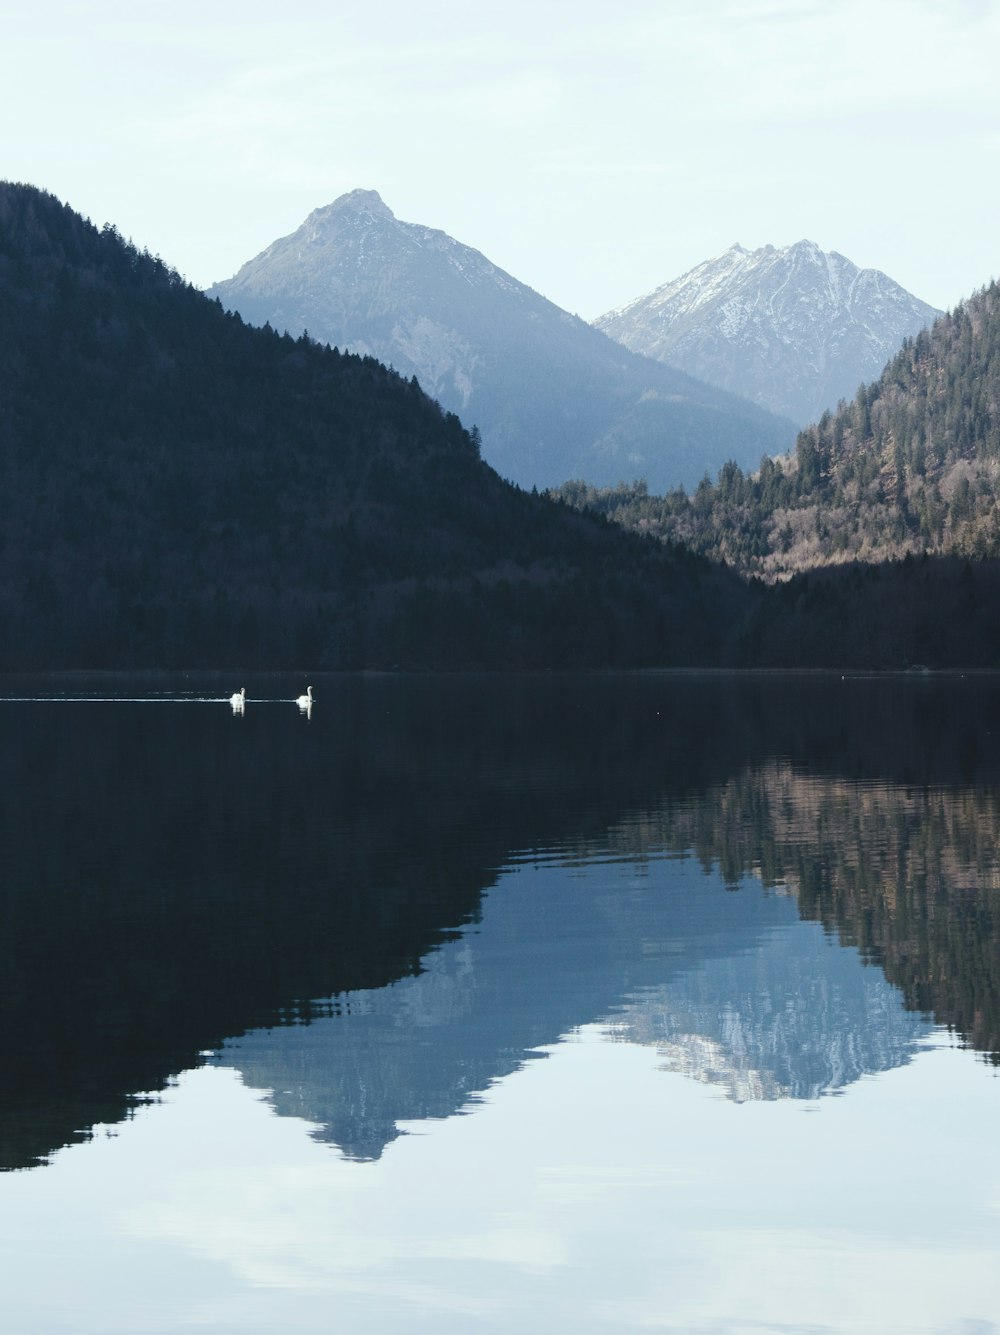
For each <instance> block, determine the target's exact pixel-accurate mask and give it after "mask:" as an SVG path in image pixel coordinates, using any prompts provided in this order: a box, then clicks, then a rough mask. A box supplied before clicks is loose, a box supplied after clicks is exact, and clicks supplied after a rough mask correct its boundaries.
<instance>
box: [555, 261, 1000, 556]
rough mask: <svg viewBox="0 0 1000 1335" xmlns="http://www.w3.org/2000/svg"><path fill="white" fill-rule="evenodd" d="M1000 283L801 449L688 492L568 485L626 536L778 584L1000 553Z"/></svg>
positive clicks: (946, 319)
mask: <svg viewBox="0 0 1000 1335" xmlns="http://www.w3.org/2000/svg"><path fill="white" fill-rule="evenodd" d="M998 461H1000V287H998V286H997V284H996V283H992V284H991V285H990V286H989V287H988V288H985V289H984V290H983V291H981V292H979V293H977V294H976V295H975V296H973V297H971V298H970V299H969V300H968V301H966V302H964V303H962V304H961V305H960V306H958V307H957V308H956V309H955V311H954V312H952V313H951V314H950V315H945V316H942V317H941V318H940V319H939V320H937V321H936V323H935V324H934V325H933V327H932V328H931V329H930V330H923V331H921V332H920V333H919V334H918V335H917V336H916V338H914V339H908V340H907V341H906V342H905V344H904V346H903V348H902V350H901V351H900V352H899V353H898V354H897V355H896V356H895V357H894V358H893V359H892V361H890V362H889V364H888V366H886V367H885V369H884V371H883V372H882V374H881V376H880V377H879V378H878V379H877V380H875V381H873V382H872V383H871V384H869V385H863V386H862V387H861V388H860V389H859V390H858V392H857V394H856V396H855V397H854V399H853V400H852V401H851V402H850V403H847V404H844V405H843V406H842V407H841V408H840V409H839V410H838V411H837V412H836V413H833V414H831V413H826V414H824V416H823V417H822V418H820V420H819V422H818V423H817V424H816V425H815V426H811V427H809V428H808V429H807V430H805V431H803V432H802V433H801V434H800V436H799V438H798V442H797V444H796V448H795V453H794V454H793V455H791V456H789V457H787V458H785V459H781V458H778V459H774V460H767V461H765V463H764V464H763V465H762V467H761V468H760V470H759V471H758V472H756V473H754V474H751V475H745V474H744V473H743V472H742V471H741V470H740V469H739V468H737V467H735V466H728V467H727V468H725V469H724V470H723V471H722V473H721V474H720V476H719V480H718V483H717V484H716V485H714V486H712V485H709V484H708V483H705V484H704V485H702V486H700V487H699V488H698V490H697V492H696V493H695V495H694V496H692V497H687V496H685V495H683V494H680V493H674V494H672V495H669V496H665V497H655V496H651V495H649V494H648V492H647V491H644V490H643V489H642V488H641V487H630V488H619V489H616V490H612V491H606V492H603V493H597V492H595V491H593V490H591V491H587V490H586V489H582V488H579V487H577V488H572V487H569V488H563V489H562V491H561V493H560V494H561V495H562V496H563V498H564V499H566V500H568V501H570V502H572V503H574V504H581V505H591V506H592V507H594V508H597V509H599V510H601V511H602V512H603V513H604V514H606V515H607V516H608V517H610V518H614V519H617V520H618V521H619V522H621V523H623V524H624V525H625V526H626V527H630V528H634V529H637V530H640V531H641V532H643V533H652V534H656V535H659V536H661V537H667V538H670V539H671V540H672V541H675V542H676V541H681V542H685V543H688V544H689V545H690V546H692V547H694V548H695V549H697V550H699V551H701V552H704V553H706V554H708V555H711V556H713V557H715V558H716V559H725V560H726V561H727V562H729V563H730V564H732V565H735V566H736V567H737V568H738V569H741V570H743V571H744V573H747V574H755V575H761V576H763V577H764V578H766V579H769V580H780V579H785V578H787V577H788V576H789V575H791V574H793V573H795V572H797V571H802V570H807V569H810V568H812V567H817V566H829V565H845V564H848V563H852V562H857V561H863V562H866V563H869V564H871V563H876V562H884V561H889V560H900V559H902V558H905V557H910V558H914V557H917V556H923V555H924V554H928V553H929V554H932V555H937V556H944V557H962V558H966V557H974V558H979V559H985V558H993V559H995V558H998V557H1000V485H998V484H1000V462H998Z"/></svg>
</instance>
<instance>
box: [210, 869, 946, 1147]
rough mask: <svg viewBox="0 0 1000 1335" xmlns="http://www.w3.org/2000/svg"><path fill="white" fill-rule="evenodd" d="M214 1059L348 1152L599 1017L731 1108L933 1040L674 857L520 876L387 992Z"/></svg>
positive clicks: (870, 980)
mask: <svg viewBox="0 0 1000 1335" xmlns="http://www.w3.org/2000/svg"><path fill="white" fill-rule="evenodd" d="M330 1009H331V1012H332V1013H331V1015H330V1016H329V1017H328V1018H319V1019H317V1020H316V1021H314V1022H313V1023H312V1024H310V1025H309V1026H308V1027H298V1028H295V1029H279V1030H268V1031H263V1032H257V1033H253V1034H248V1035H246V1036H244V1037H242V1038H239V1039H234V1040H231V1041H230V1042H227V1043H226V1044H225V1045H224V1046H223V1048H222V1050H221V1052H220V1054H219V1055H218V1058H217V1060H218V1061H219V1063H220V1064H221V1065H224V1066H228V1067H234V1068H235V1069H237V1070H238V1071H239V1072H240V1074H241V1075H242V1077H243V1079H244V1080H245V1081H246V1083H247V1084H249V1085H251V1086H253V1087H255V1088H259V1089H265V1090H268V1091H270V1093H269V1095H268V1097H269V1101H270V1103H271V1104H272V1106H273V1107H274V1108H275V1110H276V1111H277V1112H279V1113H281V1114H283V1115H289V1116H294V1117H299V1118H303V1119H305V1120H306V1121H308V1122H310V1123H312V1124H313V1132H312V1134H313V1135H314V1136H315V1137H316V1138H317V1139H322V1140H328V1141H330V1142H332V1143H334V1144H336V1145H338V1146H339V1147H340V1148H341V1149H342V1150H343V1151H344V1152H345V1153H346V1154H347V1155H348V1156H349V1157H351V1158H358V1159H374V1158H377V1157H378V1156H379V1155H380V1154H381V1152H382V1150H383V1149H384V1147H385V1145H386V1144H388V1143H389V1142H390V1141H392V1140H393V1139H395V1138H396V1136H397V1135H398V1134H399V1126H400V1124H401V1123H403V1122H408V1121H410V1122H412V1121H418V1120H425V1119H427V1118H443V1117H447V1116H449V1115H451V1114H454V1113H456V1112H458V1111H460V1110H462V1109H463V1108H468V1107H470V1106H474V1105H475V1104H476V1103H477V1102H478V1100H479V1097H480V1094H481V1091H483V1090H485V1089H486V1088H487V1087H488V1086H490V1085H491V1084H492V1083H494V1081H495V1080H497V1079H498V1078H501V1077H503V1076H505V1075H508V1074H509V1073H510V1072H512V1071H514V1070H516V1069H517V1068H518V1067H519V1066H521V1065H522V1064H523V1063H524V1062H525V1061H530V1060H532V1059H534V1058H536V1057H537V1056H538V1055H539V1053H540V1052H542V1051H543V1050H544V1049H546V1047H548V1046H549V1045H551V1044H553V1043H555V1042H557V1041H558V1040H559V1038H560V1037H561V1036H563V1035H565V1034H566V1033H567V1032H570V1031H573V1030H575V1029H576V1028H577V1027H579V1026H581V1025H584V1024H588V1023H600V1024H602V1025H603V1026H604V1027H605V1028H607V1029H609V1030H610V1031H611V1032H612V1033H613V1034H614V1035H615V1037H616V1038H617V1039H618V1040H620V1041H629V1042H632V1043H641V1044H646V1045H649V1046H652V1047H654V1048H656V1049H657V1050H658V1052H659V1053H660V1054H661V1056H662V1058H663V1059H664V1063H665V1064H666V1065H668V1066H669V1067H671V1068H672V1069H674V1070H682V1071H684V1072H685V1074H687V1075H690V1076H694V1077H695V1078H697V1079H699V1080H703V1081H705V1082H707V1083H711V1084H713V1085H716V1086H717V1087H719V1089H720V1090H721V1091H722V1092H724V1093H725V1094H726V1095H727V1096H728V1097H730V1098H732V1099H734V1100H736V1101H740V1102H741V1101H744V1100H746V1099H755V1098H764V1099H775V1098H782V1097H792V1098H805V1099H813V1098H817V1097H819V1096H820V1095H822V1094H827V1093H831V1092H835V1091H839V1090H841V1089H843V1088H844V1087H845V1086H846V1085H848V1084H849V1083H851V1082H852V1081H855V1080H857V1079H859V1078H860V1077H861V1076H862V1075H865V1074H871V1073H874V1072H878V1071H884V1070H888V1069H890V1068H891V1067H894V1066H898V1065H902V1064H903V1063H904V1062H906V1061H907V1060H909V1058H910V1056H911V1055H912V1053H913V1052H914V1051H915V1050H916V1046H917V1044H918V1042H919V1040H920V1039H922V1038H923V1037H924V1036H926V1035H927V1034H928V1033H929V1032H930V1030H931V1027H932V1026H931V1024H930V1023H929V1021H928V1020H926V1019H924V1018H923V1017H921V1016H919V1015H916V1014H913V1013H911V1012H908V1011H907V1010H906V1009H905V1006H904V1002H903V998H902V996H901V994H900V992H899V991H898V989H896V988H894V987H893V986H892V985H891V984H889V983H888V982H887V981H886V980H885V978H884V977H883V975H882V973H881V972H880V971H879V970H878V969H872V968H866V967H865V965H864V964H863V962H862V960H861V958H860V956H859V955H858V953H857V951H855V950H850V949H846V950H845V949H842V948H840V947H839V946H837V945H836V944H834V943H833V942H832V941H831V940H830V939H829V937H828V936H827V935H825V934H824V933H823V931H822V930H821V929H820V928H818V927H816V926H815V925H814V924H808V923H802V922H801V921H800V920H799V917H798V912H797V909H796V905H795V901H794V898H792V897H791V896H788V895H774V894H762V893H761V892H760V886H759V885H757V884H745V885H743V886H741V887H740V889H739V892H738V893H736V894H732V893H727V892H726V890H725V888H724V886H723V884H722V882H721V880H720V878H719V877H718V875H716V874H709V875H708V876H706V875H704V874H703V873H702V872H701V871H700V869H699V868H698V866H697V864H695V863H693V862H691V861H690V860H677V859H660V860H658V861H655V862H651V863H649V864H647V866H646V867H645V869H644V875H642V876H641V877H637V876H636V875H635V869H634V868H633V867H632V866H630V865H629V864H627V863H625V864H618V863H613V862H612V863H609V862H600V863H598V864H597V865H596V866H594V867H590V868H585V869H584V870H582V871H581V870H579V869H577V870H572V871H571V870H569V869H567V868H565V867H561V866H559V865H547V866H544V867H535V868H528V867H524V868H518V869H517V871H516V872H514V873H508V874H505V875H504V876H502V877H501V878H500V879H499V881H498V883H497V884H496V886H495V887H494V888H493V889H492V890H491V891H490V892H489V893H488V895H487V896H486V899H485V902H484V905H483V909H482V913H481V915H480V917H479V919H478V920H477V922H476V924H475V925H474V926H472V925H470V926H469V927H466V928H465V929H464V930H463V931H462V933H461V935H460V936H459V938H458V939H457V940H455V941H452V942H449V943H447V944H445V945H443V946H442V947H441V948H440V949H438V950H437V951H435V952H434V953H433V954H431V955H429V956H428V957H427V959H426V960H425V961H424V971H423V972H422V973H421V974H420V975H418V976H416V977H412V978H407V979H403V980H400V981H399V982H397V983H394V984H392V985H391V986H390V987H386V988H381V989H374V990H366V991H359V992H353V993H347V994H344V995H342V996H340V997H337V998H334V999H333V1000H332V1002H331V1006H330Z"/></svg>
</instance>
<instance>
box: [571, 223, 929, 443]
mask: <svg viewBox="0 0 1000 1335" xmlns="http://www.w3.org/2000/svg"><path fill="white" fill-rule="evenodd" d="M940 314H941V312H940V311H938V310H936V309H935V308H934V307H932V306H929V305H928V304H927V303H926V302H923V301H920V300H919V299H918V298H916V297H914V296H912V295H911V294H910V293H909V292H907V291H905V290H904V289H903V288H902V287H900V285H899V284H898V283H896V282H894V281H893V280H892V279H891V278H889V277H888V276H887V275H886V274H884V273H882V272H881V271H880V270H877V269H861V268H859V267H858V266H857V265H856V264H854V263H852V262H851V260H849V259H847V258H846V257H845V256H843V255H841V254H839V253H838V252H837V251H823V250H821V249H820V248H819V246H817V245H816V243H815V242H813V241H805V240H803V241H799V242H796V243H795V244H794V245H790V246H783V247H775V246H770V245H769V246H762V247H761V248H760V249H758V250H746V249H745V248H744V247H743V246H741V245H734V246H731V247H730V248H729V250H727V251H725V252H724V253H723V254H722V255H718V256H716V257H715V258H714V259H711V260H706V261H705V262H704V263H702V264H699V265H696V267H695V268H693V269H691V270H690V271H689V272H688V273H686V274H682V275H681V277H679V278H676V279H674V280H673V281H671V282H669V283H664V284H663V285H662V286H661V287H658V288H657V289H656V290H655V291H653V292H651V293H649V294H647V295H645V296H641V297H637V298H636V299H635V300H634V301H631V302H629V303H628V304H627V305H625V306H622V307H620V308H618V309H617V310H613V311H609V312H608V313H607V314H606V315H603V316H601V317H600V318H599V319H598V320H596V321H595V322H594V323H595V325H596V326H597V328H599V329H601V330H602V331H603V332H604V333H606V334H608V335H610V336H611V337H612V338H616V339H618V341H619V342H620V343H622V344H623V345H624V346H625V347H628V348H631V349H632V351H633V352H639V353H642V354H643V355H644V356H647V357H655V358H656V359H658V360H660V361H663V362H666V363H668V364H669V365H671V366H676V367H678V368H679V369H681V370H684V371H687V372H688V373H689V374H690V375H694V376H698V377H700V378H701V379H703V380H707V381H708V382H709V383H710V384H716V385H719V386H721V387H723V388H725V389H728V390H730V391H731V392H732V393H736V394H741V395H744V396H745V397H747V398H749V399H752V400H753V402H755V403H758V404H760V405H761V406H762V407H766V408H768V409H770V410H771V411H772V412H777V413H781V414H783V415H784V416H787V417H790V418H792V420H793V421H796V422H798V423H800V424H802V425H805V424H806V423H808V422H813V421H816V420H817V419H818V418H819V417H820V416H821V415H822V413H823V412H824V411H825V410H827V409H832V408H834V407H835V406H836V405H837V403H838V402H839V401H840V400H841V399H843V398H850V397H852V396H853V395H854V393H855V391H856V390H857V388H858V386H859V385H860V384H862V383H864V382H867V381H869V380H872V379H874V378H875V377H877V376H878V375H879V374H880V373H881V371H882V368H883V367H884V365H885V363H886V362H887V361H888V360H889V358H890V357H892V356H893V355H894V354H895V353H896V352H897V351H898V349H899V348H900V346H901V345H902V342H903V340H904V339H905V338H907V337H911V336H913V335H915V334H916V333H917V332H918V331H919V330H920V329H922V328H924V327H926V326H927V325H929V324H931V323H932V322H933V321H934V320H935V319H936V318H937V317H938V316H939V315H940Z"/></svg>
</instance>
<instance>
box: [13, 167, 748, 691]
mask: <svg viewBox="0 0 1000 1335" xmlns="http://www.w3.org/2000/svg"><path fill="white" fill-rule="evenodd" d="M595 337H596V335H595ZM0 394H2V402H3V406H4V411H3V415H2V418H0V533H2V535H3V540H2V548H0V628H2V638H0V667H3V668H4V669H6V670H11V669H16V668H20V667H29V666H42V667H55V668H63V667H87V666H89V667H170V666H174V667H178V666H183V667H198V666H203V667H204V666H210V667H224V666H234V667H235V666H240V667H242V668H252V667H255V666H258V667H270V668H278V667H292V666H294V667H304V666H306V665H311V666H314V667H321V666H324V665H326V666H330V667H335V666H358V667H363V666H380V665H381V666H393V665H396V664H399V665H412V666H435V665H436V666H450V667H456V666H462V665H488V666H494V667H499V666H532V665H535V666H542V665H552V664H555V663H557V662H559V661H562V662H564V663H566V664H574V665H579V666H587V665H599V664H602V663H604V664H607V663H611V662H626V661H632V662H641V661H646V662H651V663H659V662H669V661H686V660H689V659H690V657H691V656H692V655H693V661H698V660H702V661H710V660H712V659H713V658H714V657H715V656H716V654H717V652H718V648H719V644H718V638H717V637H718V636H719V635H720V634H721V635H723V636H725V634H726V633H727V632H726V627H727V625H728V624H729V623H731V621H732V619H733V617H734V616H736V617H737V619H738V617H739V615H741V614H740V612H739V611H738V610H737V609H738V607H740V606H743V605H744V604H745V602H746V594H745V591H744V590H742V589H741V587H740V586H739V585H738V584H737V583H736V582H735V581H733V580H732V579H731V578H729V577H728V576H725V575H724V574H721V573H715V572H713V571H711V570H710V568H709V567H708V566H707V564H704V563H702V562H700V560H698V559H697V558H691V557H690V556H688V555H686V554H684V553H680V552H676V553H670V554H667V553H664V552H662V551H658V550H657V549H656V548H655V546H654V545H653V544H649V543H647V542H644V541H639V540H636V539H635V538H634V537H631V536H626V535H622V534H621V533H620V532H619V531H618V530H616V529H615V528H613V527H610V526H608V525H606V524H604V523H603V522H601V521H598V520H595V519H594V518H593V517H591V516H588V517H586V518H584V519H582V520H581V516H579V515H578V514H574V513H573V512H572V511H571V510H569V509H568V508H567V507H564V506H559V505H556V504H554V503H552V502H551V501H549V500H547V499H545V498H543V497H539V496H532V495H529V494H526V493H524V492H522V491H519V490H518V489H516V488H515V487H513V486H511V485H509V484H508V483H505V482H504V481H502V480H501V479H500V478H499V477H498V476H497V475H496V473H495V472H494V471H493V470H492V469H491V468H489V467H488V466H487V465H486V464H485V463H484V462H483V461H482V460H481V459H480V457H479V452H478V447H477V443H476V441H475V440H474V439H472V438H470V436H469V435H468V434H467V433H466V431H465V430H464V429H463V428H462V426H461V424H460V422H459V420H458V418H457V417H455V416H454V415H453V414H446V413H444V412H442V410H441V408H440V407H439V405H438V404H437V403H435V402H434V401H432V400H431V399H430V398H428V397H427V396H426V395H425V394H424V393H423V392H422V391H421V390H420V388H419V386H418V385H417V384H416V383H414V382H410V381H406V380H404V379H402V378H400V377H399V376H398V375H396V374H394V373H393V372H391V371H389V370H387V369H386V368H385V367H384V366H382V365H380V364H379V363H378V362H376V361H375V360H374V359H373V358H370V357H360V356H355V355H347V354H342V353H338V352H336V351H332V350H330V349H329V348H326V347H321V346H319V345H318V344H316V343H314V342H313V341H312V340H310V339H308V338H306V337H305V336H303V337H300V338H299V339H297V340H293V339H292V338H291V337H289V336H287V335H286V336H279V335H278V334H276V333H275V332H273V331H269V330H260V329H253V328H250V327H249V326H247V325H245V324H244V323H243V321H242V320H241V319H240V318H239V317H238V316H231V315H226V314H225V313H224V312H223V310H222V309H221V307H220V306H219V305H218V303H216V302H213V301H210V300H208V299H207V298H206V297H205V296H204V295H203V294H202V293H200V292H197V291H195V290H194V289H193V288H191V287H189V286H188V285H187V284H185V283H184V282H183V281H182V280H181V279H180V277H179V276H178V275H177V274H176V273H175V272H173V271H172V270H170V269H169V268H168V267H167V266H166V265H165V264H164V263H163V262H162V261H161V260H159V259H154V258H153V257H151V256H150V255H148V254H143V253H140V252H139V251H137V250H136V248H135V247H134V246H131V245H128V244H126V243H125V242H124V241H123V240H122V238H121V237H120V236H119V235H118V234H117V232H116V231H115V230H114V228H113V227H106V228H105V229H104V231H102V232H99V231H98V230H97V229H96V228H94V227H93V226H92V225H91V224H90V223H88V222H86V221H85V220H84V219H82V218H81V217H79V215H77V214H75V213H73V211H72V210H71V209H69V208H68V207H67V206H65V205H62V204H60V203H59V201H58V200H56V199H55V198H53V197H52V196H51V195H47V194H44V193H43V192H41V191H39V190H36V189H33V188H31V187H28V186H15V185H3V186H0ZM717 598H718V599H721V601H720V602H718V604H717V603H716V599H717ZM732 600H735V602H733V601H732Z"/></svg>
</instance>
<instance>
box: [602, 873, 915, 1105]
mask: <svg viewBox="0 0 1000 1335" xmlns="http://www.w3.org/2000/svg"><path fill="white" fill-rule="evenodd" d="M746 893H749V892H746ZM765 902H766V901H765ZM784 902H785V903H786V904H787V905H788V907H789V908H790V909H793V910H794V903H793V902H792V901H788V900H785V901H784ZM795 916H796V919H797V915H795ZM929 1029H930V1024H929V1022H928V1021H926V1020H923V1019H921V1018H919V1017H918V1016H916V1015H914V1014H913V1013H911V1012H909V1011H907V1010H906V1009H905V1008H904V1003H903V998H902V996H901V995H900V993H899V992H898V991H897V989H896V988H894V987H892V986H891V985H890V984H889V983H887V982H886V980H885V977H884V975H883V974H882V973H881V971H880V970H878V969H872V968H866V967H865V965H864V964H863V962H862V960H861V958H860V956H859V955H858V953H857V951H855V950H851V949H850V948H848V949H844V948H843V947H841V946H838V945H836V944H835V943H834V942H832V941H831V940H830V938H829V937H828V936H827V935H825V934H824V933H823V932H822V931H821V930H820V929H819V928H818V927H815V926H813V925H812V924H806V923H802V922H799V921H796V922H795V924H794V925H790V926H785V927H782V928H776V929H772V930H771V931H769V932H768V933H767V934H766V935H765V936H764V937H763V938H762V939H760V940H759V941H757V942H755V943H754V944H753V945H752V946H751V947H750V948H749V949H748V950H746V951H744V952H742V953H741V954H739V955H734V956H728V957H726V958H723V959H714V960H706V961H705V962H704V963H703V964H701V965H700V966H699V967H698V968H696V969H693V970H691V971H685V972H684V973H682V974H681V975H680V976H679V977H678V978H677V979H676V980H674V981H672V982H671V983H670V984H669V985H666V986H664V987H663V988H661V989H659V990H657V991H655V992H652V993H650V994H648V995H646V996H642V997H638V998H636V999H635V1000H634V1001H633V1002H631V1003H630V1004H629V1005H627V1006H626V1007H625V1008H624V1011H623V1013H622V1015H621V1017H620V1019H619V1022H618V1026H617V1033H618V1035H619V1036H620V1037H621V1038H623V1039H627V1040H628V1041H630V1042H633V1043H647V1044H651V1045H653V1046H655V1047H656V1048H658V1049H659V1050H660V1051H661V1052H662V1053H663V1055H664V1057H665V1059H666V1065H667V1066H668V1067H669V1068H670V1069H671V1070H676V1071H683V1072H684V1074H685V1075H690V1076H692V1077H693V1078H694V1079H696V1080H703V1081H705V1082H706V1083H709V1084H714V1085H719V1086H720V1087H721V1088H722V1089H723V1090H724V1091H725V1093H726V1094H727V1095H728V1097H729V1098H731V1099H734V1100H735V1101H736V1102H738V1103H742V1102H744V1101H746V1100H748V1099H776V1098H794V1099H815V1098H818V1097H819V1096H820V1095H822V1094H830V1093H834V1092H836V1091H838V1090H841V1089H843V1088H844V1087H845V1086H847V1085H849V1084H851V1083H852V1082H853V1081H855V1080H859V1079H860V1078H861V1076H863V1075H869V1074H872V1073H874V1072H875V1071H887V1070H889V1069H890V1068H891V1067H893V1066H899V1065H901V1064H902V1063H903V1062H905V1061H906V1060H908V1056H909V1053H910V1051H911V1050H912V1047H913V1044H914V1042H915V1041H916V1039H917V1038H918V1037H920V1036H921V1035H922V1034H925V1033H927V1032H928V1031H929Z"/></svg>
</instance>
